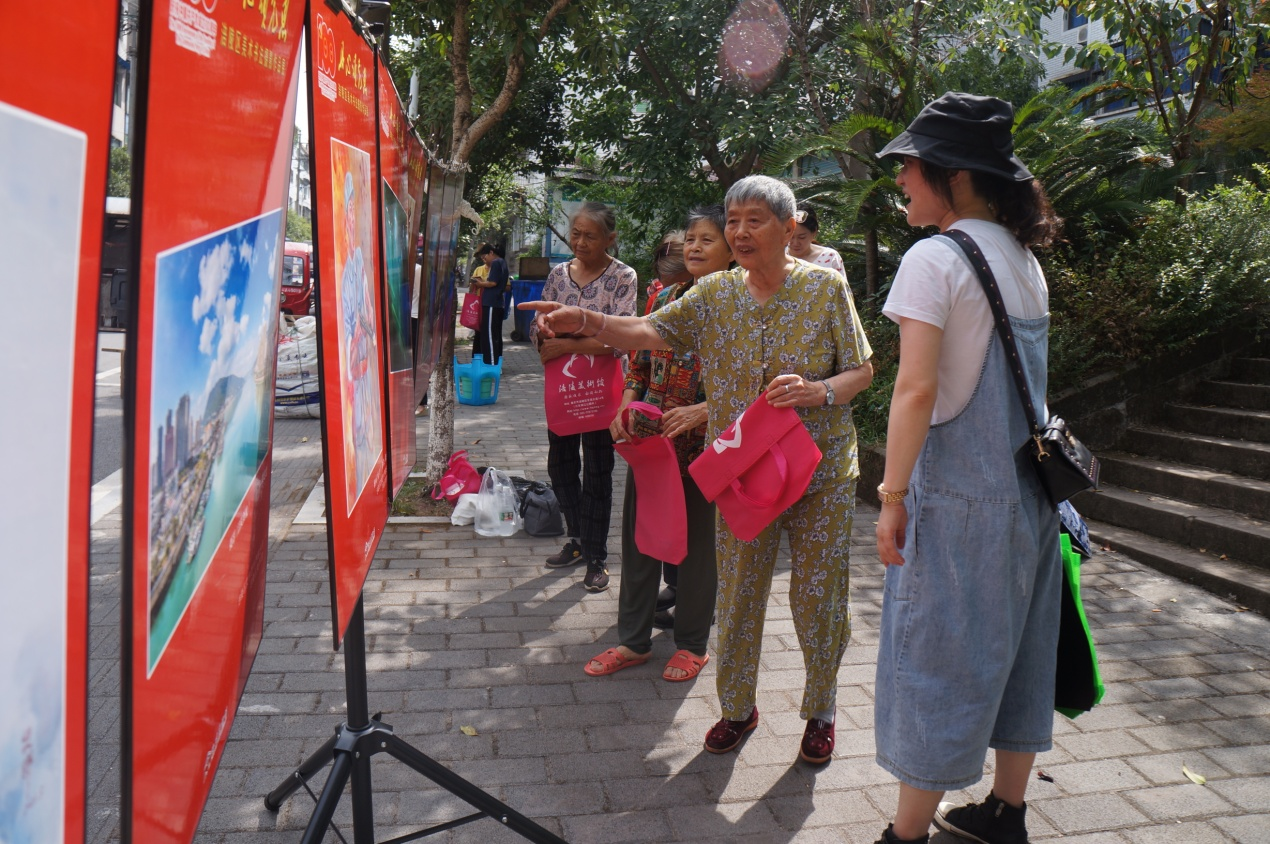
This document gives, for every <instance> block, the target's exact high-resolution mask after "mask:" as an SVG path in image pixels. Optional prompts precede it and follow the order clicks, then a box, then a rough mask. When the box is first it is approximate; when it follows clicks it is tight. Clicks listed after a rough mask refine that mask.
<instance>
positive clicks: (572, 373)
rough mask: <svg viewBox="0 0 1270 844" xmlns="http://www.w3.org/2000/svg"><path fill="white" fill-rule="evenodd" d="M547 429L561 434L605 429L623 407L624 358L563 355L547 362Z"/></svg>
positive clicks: (545, 391)
mask: <svg viewBox="0 0 1270 844" xmlns="http://www.w3.org/2000/svg"><path fill="white" fill-rule="evenodd" d="M543 370H544V374H545V376H546V377H545V379H544V382H543V388H542V392H543V395H542V403H543V405H544V408H545V410H546V411H547V429H548V430H550V431H551V433H553V434H555V435H556V436H559V437H567V436H569V435H570V434H585V433H586V432H588V431H603V430H605V429H607V428H608V426H609V424H610V423H612V421H613V417H615V416H617V412H618V410H619V409H620V408H621V407H622V390H623V388H624V387H625V386H626V377H625V375H624V374H623V372H622V359H621V358H618V357H614V356H613V355H610V354H602V355H561V356H560V357H556V358H552V359H551V360H549V361H547V362H546V364H544V365H543Z"/></svg>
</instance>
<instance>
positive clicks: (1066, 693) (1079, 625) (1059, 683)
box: [1054, 533, 1106, 718]
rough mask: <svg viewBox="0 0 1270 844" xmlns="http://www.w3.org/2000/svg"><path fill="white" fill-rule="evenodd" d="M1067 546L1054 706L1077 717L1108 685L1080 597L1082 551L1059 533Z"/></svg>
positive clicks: (1069, 538) (1065, 549)
mask: <svg viewBox="0 0 1270 844" xmlns="http://www.w3.org/2000/svg"><path fill="white" fill-rule="evenodd" d="M1059 542H1060V543H1061V545H1062V550H1063V597H1062V610H1061V616H1060V621H1059V631H1058V666H1057V669H1056V671H1055V675H1054V679H1055V683H1054V708H1055V709H1056V710H1058V711H1059V712H1061V713H1062V714H1063V715H1066V716H1067V717H1068V718H1075V717H1076V716H1077V715H1080V714H1081V713H1082V712H1088V711H1089V710H1091V709H1093V708H1094V706H1096V705H1097V704H1098V701H1100V700H1102V696H1103V693H1104V692H1105V691H1106V688H1105V687H1104V686H1103V684H1102V674H1100V673H1099V671H1098V654H1097V652H1096V651H1095V650H1094V637H1093V636H1092V635H1091V634H1090V632H1089V620H1088V619H1087V618H1085V608H1084V606H1083V605H1082V604H1081V601H1080V554H1078V553H1076V552H1075V551H1074V550H1072V542H1071V537H1069V536H1068V535H1067V534H1066V533H1060V534H1059Z"/></svg>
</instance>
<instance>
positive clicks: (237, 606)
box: [122, 0, 304, 844]
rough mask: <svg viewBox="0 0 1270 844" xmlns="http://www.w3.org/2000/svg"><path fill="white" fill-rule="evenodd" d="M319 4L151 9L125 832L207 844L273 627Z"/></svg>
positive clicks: (138, 199)
mask: <svg viewBox="0 0 1270 844" xmlns="http://www.w3.org/2000/svg"><path fill="white" fill-rule="evenodd" d="M303 24H304V13H303V7H302V5H300V4H296V3H290V4H289V5H288V2H287V0H244V1H243V2H224V0H221V1H220V2H218V0H157V2H155V1H154V0H150V2H143V3H142V4H141V17H140V29H141V33H142V37H141V39H140V54H139V58H138V60H139V62H140V81H139V87H138V92H137V112H138V116H137V130H136V136H137V138H138V140H137V141H136V142H135V143H134V150H133V154H134V156H135V160H136V161H137V162H138V164H137V180H136V188H134V193H133V198H132V211H133V218H134V225H135V226H136V228H135V231H136V233H137V234H136V238H137V241H136V245H135V247H134V249H135V251H134V263H133V266H134V267H136V268H137V274H136V283H135V285H134V288H133V296H132V307H133V313H132V315H131V320H130V322H129V324H130V325H132V326H133V331H132V333H131V336H130V337H129V348H128V352H129V354H128V357H127V359H126V361H125V388H126V389H125V396H124V414H125V415H124V423H125V432H126V437H127V439H128V442H129V450H128V452H127V453H128V461H129V462H128V465H126V466H125V473H124V507H125V511H124V602H125V603H124V625H125V628H124V629H125V634H124V638H123V647H124V651H123V668H124V684H123V689H124V705H123V720H124V727H123V777H122V790H123V805H122V821H123V837H124V841H125V842H128V841H134V842H144V844H167V842H173V844H185V842H189V841H191V840H193V838H194V832H195V830H196V828H197V826H198V821H199V817H200V815H201V814H202V811H203V806H204V804H205V803H206V800H207V795H208V792H209V791H210V790H211V787H212V780H213V778H214V775H215V773H216V767H217V765H218V763H219V761H220V756H221V753H222V752H223V750H224V747H225V742H226V740H227V738H228V737H229V731H230V728H231V726H232V724H233V719H234V713H235V712H236V710H237V708H238V700H239V698H240V696H241V694H242V689H243V686H244V684H245V683H246V680H247V674H248V672H249V670H250V667H251V663H252V660H253V659H254V657H255V652H256V647H257V645H258V644H259V641H260V635H261V630H262V625H263V607H264V574H265V562H266V558H267V551H268V540H269V480H270V470H271V465H272V464H271V450H272V441H273V383H274V368H275V361H276V347H277V327H278V307H279V302H278V292H279V285H280V282H281V260H282V247H283V234H284V230H285V208H284V203H285V201H286V185H287V179H288V176H289V172H290V151H291V138H292V134H293V131H294V111H295V101H296V91H297V86H298V81H297V79H298V73H297V71H298V65H297V61H298V58H299V47H300V42H301V31H302V29H303Z"/></svg>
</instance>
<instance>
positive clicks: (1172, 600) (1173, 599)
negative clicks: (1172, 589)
mask: <svg viewBox="0 0 1270 844" xmlns="http://www.w3.org/2000/svg"><path fill="white" fill-rule="evenodd" d="M1169 603H1170V604H1176V603H1177V598H1169Z"/></svg>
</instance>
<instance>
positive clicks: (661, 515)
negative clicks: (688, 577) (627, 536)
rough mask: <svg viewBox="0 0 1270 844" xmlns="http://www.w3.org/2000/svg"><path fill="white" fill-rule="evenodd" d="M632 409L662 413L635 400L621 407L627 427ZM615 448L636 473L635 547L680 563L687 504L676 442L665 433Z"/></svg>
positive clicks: (649, 414) (685, 543) (650, 414)
mask: <svg viewBox="0 0 1270 844" xmlns="http://www.w3.org/2000/svg"><path fill="white" fill-rule="evenodd" d="M632 411H638V412H640V413H642V414H643V415H645V416H647V417H648V418H649V419H653V420H657V419H660V418H661V415H662V412H661V409H660V408H657V407H653V406H652V405H651V404H648V403H647V402H642V401H633V402H631V403H630V404H628V405H627V406H626V408H625V409H624V410H623V411H622V425H623V426H624V427H625V428H626V430H628V431H629V430H630V429H631V412H632ZM613 448H614V449H616V450H617V453H618V454H620V455H621V456H622V459H623V460H625V461H626V462H627V463H628V464H630V467H631V471H632V472H633V473H634V474H635V492H636V499H635V508H636V509H635V547H636V548H638V549H639V550H640V552H641V553H644V554H647V555H648V556H650V557H652V558H653V559H655V560H661V561H662V562H665V563H670V564H671V565H675V566H677V565H679V564H680V563H682V562H683V559H684V557H686V556H688V505H687V504H686V503H685V502H684V485H683V479H682V476H681V475H680V474H679V458H678V457H676V456H675V446H674V444H673V443H671V441H670V440H668V439H667V438H665V437H637V438H635V439H633V440H631V441H629V442H622V443H614V444H613Z"/></svg>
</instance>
